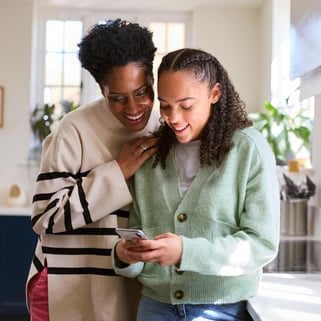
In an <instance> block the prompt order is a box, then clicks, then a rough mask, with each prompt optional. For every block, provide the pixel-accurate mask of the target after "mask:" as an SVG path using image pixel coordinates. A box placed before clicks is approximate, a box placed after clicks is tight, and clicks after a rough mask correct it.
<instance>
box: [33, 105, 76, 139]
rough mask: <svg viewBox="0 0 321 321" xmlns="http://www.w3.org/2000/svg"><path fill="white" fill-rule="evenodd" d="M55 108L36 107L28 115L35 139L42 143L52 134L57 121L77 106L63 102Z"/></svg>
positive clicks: (53, 106)
mask: <svg viewBox="0 0 321 321" xmlns="http://www.w3.org/2000/svg"><path fill="white" fill-rule="evenodd" d="M60 104H61V106H59V108H57V106H56V105H55V104H44V105H43V106H36V108H35V109H34V110H33V112H32V113H31V115H30V125H31V129H32V131H33V134H34V136H35V138H36V139H37V140H38V141H39V142H40V143H42V142H43V140H44V139H45V138H46V137H47V136H48V135H49V134H50V133H51V132H52V130H53V128H54V127H55V125H57V123H58V122H59V120H60V119H61V118H62V117H63V116H64V115H65V114H67V113H69V112H70V111H72V110H74V109H76V108H78V106H79V105H76V104H74V103H73V102H72V101H69V100H64V101H62V102H61V103H60Z"/></svg>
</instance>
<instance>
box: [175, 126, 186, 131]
mask: <svg viewBox="0 0 321 321" xmlns="http://www.w3.org/2000/svg"><path fill="white" fill-rule="evenodd" d="M187 126H188V125H186V126H183V127H174V129H175V130H176V131H178V132H179V131H182V130H183V129H185V128H186V127H187Z"/></svg>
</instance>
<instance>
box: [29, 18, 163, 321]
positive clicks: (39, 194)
mask: <svg viewBox="0 0 321 321" xmlns="http://www.w3.org/2000/svg"><path fill="white" fill-rule="evenodd" d="M79 49H80V50H79V59H80V62H81V64H82V66H83V67H84V68H85V69H87V70H88V71H89V72H90V73H91V75H92V76H93V77H94V78H95V80H96V82H97V83H98V85H99V87H100V90H101V92H102V95H103V98H101V99H99V100H97V101H95V102H92V103H90V104H88V105H85V106H83V107H80V108H78V109H76V110H75V111H73V112H70V113H68V114H67V115H66V116H65V117H64V118H63V119H62V120H61V122H60V124H59V127H58V128H57V129H56V131H55V132H54V133H52V134H51V135H50V136H48V137H47V138H46V140H45V141H44V144H43V152H42V158H41V164H40V172H39V175H38V178H37V182H36V187H35V192H34V196H33V204H32V227H33V229H34V231H35V232H36V233H38V234H39V241H38V244H37V247H36V251H35V256H34V259H33V262H32V265H31V268H30V273H29V278H28V282H27V287H26V290H27V300H28V306H29V310H30V314H31V321H40V320H41V321H48V320H50V321H81V320H84V321H134V320H135V315H136V306H137V298H136V297H135V293H136V292H139V290H140V287H138V286H137V285H138V284H136V283H134V282H133V280H130V281H129V280H126V279H125V278H123V277H120V276H117V275H115V273H114V270H113V268H112V264H111V256H110V254H111V249H112V246H113V244H114V243H115V241H117V239H118V236H117V234H116V233H115V228H116V227H127V221H128V205H129V204H130V202H131V201H132V196H131V194H130V192H129V189H128V186H127V180H128V179H129V178H130V177H131V176H132V175H133V174H134V173H135V172H136V170H137V169H138V168H139V167H140V166H141V165H142V164H143V163H144V162H145V161H146V160H147V159H148V158H149V157H150V156H151V155H152V154H154V153H155V151H156V147H155V144H156V141H157V139H155V138H148V135H149V134H150V133H151V132H153V131H154V130H156V128H157V127H158V125H159V113H158V112H154V111H152V108H153V99H154V92H153V59H154V54H155V51H156V48H155V47H154V44H153V41H152V33H151V32H150V31H149V30H148V29H146V28H145V27H142V26H140V25H138V24H136V23H130V22H128V21H124V20H120V19H117V20H115V21H106V22H104V23H99V24H97V25H95V26H94V27H93V28H92V29H91V30H90V31H89V33H88V34H87V35H86V36H85V37H84V38H83V39H82V41H81V42H80V44H79ZM135 299H136V301H135Z"/></svg>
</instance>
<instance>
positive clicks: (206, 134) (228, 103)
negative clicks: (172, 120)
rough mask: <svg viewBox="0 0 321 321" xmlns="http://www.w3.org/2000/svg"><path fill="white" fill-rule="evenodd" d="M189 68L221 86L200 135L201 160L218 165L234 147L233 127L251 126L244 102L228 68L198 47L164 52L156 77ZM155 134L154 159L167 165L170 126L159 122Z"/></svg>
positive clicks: (172, 140)
mask: <svg viewBox="0 0 321 321" xmlns="http://www.w3.org/2000/svg"><path fill="white" fill-rule="evenodd" d="M179 70H188V71H190V72H192V74H193V76H194V77H195V79H197V80H198V81H200V82H207V83H208V88H209V89H211V88H213V86H214V85H215V84H216V83H219V84H220V85H221V86H220V87H221V97H220V99H219V100H218V102H216V103H215V104H212V110H211V115H210V117H209V120H208V122H207V124H206V126H205V128H204V131H203V134H202V137H201V146H200V162H201V165H202V166H203V165H204V164H208V165H211V164H212V163H213V162H214V164H215V166H216V167H220V166H221V164H222V162H223V160H224V157H225V156H226V154H227V153H228V152H229V151H230V150H231V148H232V147H233V141H232V138H233V135H234V133H235V131H237V130H240V129H243V128H246V127H250V126H252V125H253V123H252V121H251V120H249V119H248V117H247V113H246V111H245V103H244V102H243V101H242V100H241V98H240V96H239V94H238V93H237V92H236V90H235V88H234V85H233V84H232V82H231V80H230V78H229V76H228V73H227V71H226V70H225V69H224V67H223V66H222V65H221V63H220V62H219V61H218V60H217V58H215V57H214V56H212V55H211V54H209V53H207V52H204V51H202V50H198V49H190V48H183V49H179V50H176V51H173V52H170V53H168V54H167V55H165V56H164V57H163V59H162V61H161V63H160V65H159V67H158V79H159V77H160V76H161V74H162V72H164V71H179ZM155 136H157V137H160V146H159V150H158V151H157V153H156V157H155V160H154V163H153V167H155V166H156V165H157V164H158V163H159V162H160V163H161V166H162V167H163V168H165V167H166V157H167V155H168V152H169V150H170V148H171V146H172V145H173V144H175V143H176V141H177V139H176V136H175V134H174V132H173V130H172V129H171V128H170V127H169V126H168V125H167V124H166V123H164V122H163V123H162V125H161V126H160V128H159V130H158V131H157V132H156V133H155Z"/></svg>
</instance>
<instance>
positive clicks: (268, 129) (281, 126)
mask: <svg viewBox="0 0 321 321" xmlns="http://www.w3.org/2000/svg"><path fill="white" fill-rule="evenodd" d="M290 97H291V96H289V97H287V98H286V99H285V105H284V106H281V107H276V106H274V105H273V104H272V103H271V102H270V101H266V102H265V103H264V107H265V112H254V113H249V117H250V119H251V120H252V121H253V123H254V126H255V127H256V128H257V129H258V130H259V131H260V132H261V133H262V134H263V135H264V136H265V138H266V139H267V141H268V142H269V144H270V145H271V147H272V150H273V152H274V154H275V157H276V159H277V163H278V165H286V164H287V162H288V161H289V160H290V159H293V158H295V156H296V155H297V154H298V153H299V152H300V150H302V149H304V148H305V149H306V150H309V148H310V138H311V128H312V120H311V119H310V117H308V116H307V113H306V109H305V108H302V107H301V106H300V107H299V108H298V106H297V105H295V104H293V105H291V104H290Z"/></svg>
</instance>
